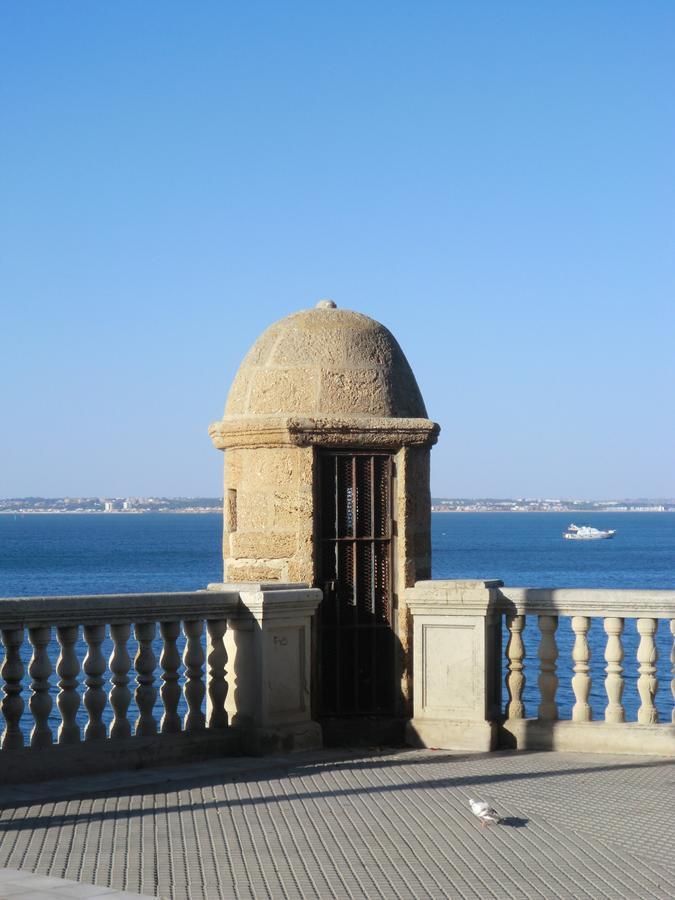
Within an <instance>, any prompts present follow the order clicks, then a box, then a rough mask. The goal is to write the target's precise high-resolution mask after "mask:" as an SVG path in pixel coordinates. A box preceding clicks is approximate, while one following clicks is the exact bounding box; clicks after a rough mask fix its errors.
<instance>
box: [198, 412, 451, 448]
mask: <svg viewBox="0 0 675 900" xmlns="http://www.w3.org/2000/svg"><path fill="white" fill-rule="evenodd" d="M439 432H440V426H439V425H438V424H437V423H436V422H432V421H431V420H430V419H393V418H375V417H372V416H348V417H347V416H345V417H341V418H323V417H317V418H312V417H307V416H302V417H300V416H249V417H246V416H224V417H223V418H222V419H221V420H220V421H219V422H214V423H213V424H212V425H211V426H210V428H209V434H210V435H211V440H212V441H213V443H214V445H215V447H217V449H218V450H227V449H228V448H231V447H245V448H258V447H283V446H289V445H290V446H296V447H310V446H313V445H317V446H330V447H340V446H345V447H346V446H349V447H355V446H357V447H358V446H364V447H365V446H367V447H383V448H391V447H393V448H396V447H401V446H418V447H432V446H433V445H434V444H435V443H436V441H437V440H438V434H439Z"/></svg>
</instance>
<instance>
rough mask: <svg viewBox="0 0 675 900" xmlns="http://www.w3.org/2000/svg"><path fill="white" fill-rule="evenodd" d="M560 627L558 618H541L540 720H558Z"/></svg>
mask: <svg viewBox="0 0 675 900" xmlns="http://www.w3.org/2000/svg"><path fill="white" fill-rule="evenodd" d="M557 627H558V617H557V616H539V630H540V632H541V640H540V641H539V654H538V655H539V695H540V702H539V718H540V719H548V720H554V719H557V718H558V704H557V703H556V701H555V695H556V691H557V690H558V676H557V675H556V673H555V669H556V660H557V658H558V645H557V643H556V639H555V631H556V628H557Z"/></svg>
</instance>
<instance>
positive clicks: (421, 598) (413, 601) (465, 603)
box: [405, 578, 504, 615]
mask: <svg viewBox="0 0 675 900" xmlns="http://www.w3.org/2000/svg"><path fill="white" fill-rule="evenodd" d="M503 583H504V582H503V581H500V580H499V579H498V578H494V579H488V580H484V581H480V580H478V579H454V580H440V579H438V580H430V581H418V582H416V584H415V587H412V588H408V589H407V590H406V592H405V599H406V603H407V605H408V607H409V609H410V611H411V613H412V614H413V615H415V613H418V614H420V613H423V612H429V613H434V612H438V613H442V612H443V611H446V612H449V611H450V610H452V611H453V613H454V614H455V615H462V614H464V613H467V614H473V613H485V612H486V611H487V610H488V608H490V607H493V606H496V601H497V593H498V589H499V588H500V587H502V585H503Z"/></svg>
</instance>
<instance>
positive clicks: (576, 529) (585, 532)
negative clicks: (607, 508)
mask: <svg viewBox="0 0 675 900" xmlns="http://www.w3.org/2000/svg"><path fill="white" fill-rule="evenodd" d="M615 534H616V529H610V530H608V531H601V530H600V529H599V528H593V527H592V526H591V525H570V527H569V528H568V529H567V531H565V532H564V533H563V537H564V538H565V540H566V541H602V540H607V538H613V537H614V535H615Z"/></svg>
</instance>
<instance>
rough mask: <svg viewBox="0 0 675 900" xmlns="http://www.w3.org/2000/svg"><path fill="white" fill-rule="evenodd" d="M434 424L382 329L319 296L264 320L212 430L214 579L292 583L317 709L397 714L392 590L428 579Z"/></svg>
mask: <svg viewBox="0 0 675 900" xmlns="http://www.w3.org/2000/svg"><path fill="white" fill-rule="evenodd" d="M438 431H439V428H438V425H436V424H435V423H434V422H431V421H430V420H429V419H428V418H427V413H426V409H425V406H424V401H423V400H422V396H421V394H420V391H419V388H418V386H417V382H416V381H415V377H414V375H413V373H412V371H411V369H410V366H409V364H408V361H407V360H406V358H405V356H404V354H403V352H402V350H401V348H400V347H399V345H398V343H397V342H396V340H395V338H394V337H393V336H392V335H391V333H390V332H389V331H388V330H387V329H386V328H385V327H384V326H383V325H380V324H379V323H378V322H375V321H374V320H373V319H370V318H368V317H367V316H364V315H362V314H361V313H357V312H351V311H349V310H342V309H337V308H336V305H335V304H334V303H333V302H332V301H330V300H322V301H320V302H319V303H318V304H317V306H316V308H315V309H310V310H303V311H301V312H297V313H293V314H292V315H290V316H287V317H286V318H284V319H281V320H280V321H279V322H276V323H275V324H274V325H271V326H270V327H269V328H268V329H267V330H266V331H265V332H264V333H263V334H262V335H261V336H260V337H259V338H258V340H257V341H256V342H255V344H254V345H253V347H252V348H251V350H250V351H249V352H248V354H247V356H246V357H245V359H244V361H243V362H242V364H241V366H240V368H239V371H238V372H237V375H236V377H235V379H234V383H233V384H232V388H231V390H230V393H229V396H228V399H227V405H226V408H225V415H224V416H223V418H222V420H221V421H219V422H217V423H214V424H213V425H212V426H211V428H210V434H211V437H212V440H213V442H214V444H215V446H216V447H217V448H218V449H220V450H225V529H224V539H223V557H224V581H225V582H226V583H239V582H269V581H279V582H286V583H298V582H303V583H307V584H309V585H315V586H318V587H320V588H321V589H322V590H323V591H324V598H323V601H322V603H321V607H320V610H319V617H318V623H319V624H318V628H319V632H320V639H319V642H318V657H319V659H318V665H319V685H320V687H319V701H318V702H319V710H318V713H319V715H321V716H324V717H325V716H343V717H351V716H359V715H361V716H362V715H367V716H373V715H381V716H394V717H396V716H400V715H402V714H404V712H405V707H406V703H405V697H406V695H407V694H408V689H407V675H406V672H407V670H408V668H409V663H408V660H407V656H408V643H409V642H408V616H407V614H406V610H405V608H404V606H403V604H402V600H401V598H402V596H403V590H404V588H406V587H410V586H412V585H414V584H415V582H416V581H418V580H420V579H423V578H429V577H430V560H431V553H430V504H431V498H430V488H429V451H430V448H431V446H432V445H433V444H434V443H435V442H436V439H437V436H438Z"/></svg>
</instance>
